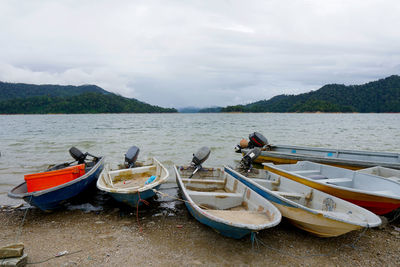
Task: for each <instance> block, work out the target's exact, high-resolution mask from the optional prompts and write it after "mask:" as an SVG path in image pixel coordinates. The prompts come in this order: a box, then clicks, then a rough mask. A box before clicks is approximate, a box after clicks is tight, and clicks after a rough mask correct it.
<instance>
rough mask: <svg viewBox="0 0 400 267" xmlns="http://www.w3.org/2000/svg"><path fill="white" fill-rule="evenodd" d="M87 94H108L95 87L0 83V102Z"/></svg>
mask: <svg viewBox="0 0 400 267" xmlns="http://www.w3.org/2000/svg"><path fill="white" fill-rule="evenodd" d="M89 92H94V93H101V94H110V93H109V92H107V91H106V90H104V89H102V88H100V87H98V86H96V85H81V86H73V85H52V84H43V85H36V84H26V83H4V82H0V101H1V100H8V99H15V98H28V97H32V96H61V97H63V96H74V95H80V94H83V93H89Z"/></svg>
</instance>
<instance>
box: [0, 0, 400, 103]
mask: <svg viewBox="0 0 400 267" xmlns="http://www.w3.org/2000/svg"><path fill="white" fill-rule="evenodd" d="M399 29H400V1H398V0H381V1H378V0H376V1H371V0H347V1H342V0H334V1H332V0H323V1H321V0H308V1H306V0H260V1H258V0H248V1H239V0H238V1H218V0H212V1H209V0H203V1H200V0H199V1H191V0H185V1H184V0H176V1H174V0H169V1H167V0H163V1H152V0H146V1H136V0H129V1H128V0H127V1H122V0H121V1H119V0H114V1H103V0H57V1H53V0H49V1H46V0H37V1H32V0H19V1H14V0H10V1H9V0H0V81H4V82H22V83H34V84H63V85H68V84H71V85H82V84H96V85H98V86H100V87H102V88H104V89H105V90H107V91H110V92H114V93H117V94H120V95H122V96H125V97H130V98H136V99H138V100H140V101H144V102H147V103H150V104H153V105H159V106H162V107H176V108H180V107H187V106H194V107H210V106H227V105H236V104H247V103H251V102H255V101H258V100H263V99H270V98H271V97H273V96H275V95H279V94H299V93H304V92H309V91H311V90H317V89H319V88H320V87H322V86H323V85H325V84H330V83H338V84H346V85H350V84H364V83H367V82H370V81H374V80H377V79H380V78H385V77H387V76H390V75H394V74H397V75H398V74H400V30H399Z"/></svg>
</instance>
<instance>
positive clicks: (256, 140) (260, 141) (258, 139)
mask: <svg viewBox="0 0 400 267" xmlns="http://www.w3.org/2000/svg"><path fill="white" fill-rule="evenodd" d="M249 140H250V141H249V144H248V148H254V147H263V146H266V145H268V140H267V138H265V137H264V135H262V134H260V133H258V132H254V133H252V134H250V135H249Z"/></svg>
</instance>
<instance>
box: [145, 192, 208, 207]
mask: <svg viewBox="0 0 400 267" xmlns="http://www.w3.org/2000/svg"><path fill="white" fill-rule="evenodd" d="M152 190H153V192H154V193H158V194H160V195H161V196H162V197H170V198H172V199H175V200H179V201H182V202H185V203H188V204H191V205H192V203H190V201H187V200H184V199H181V198H178V197H174V196H171V195H168V194H167V193H164V192H161V191H158V190H156V189H152ZM196 205H197V206H199V207H200V208H202V209H205V210H209V209H210V208H208V207H205V206H202V205H199V204H196Z"/></svg>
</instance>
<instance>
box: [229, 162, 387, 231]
mask: <svg viewBox="0 0 400 267" xmlns="http://www.w3.org/2000/svg"><path fill="white" fill-rule="evenodd" d="M224 171H225V172H226V173H228V174H229V175H231V176H232V177H233V178H235V179H237V180H238V181H239V182H241V183H243V184H244V185H246V186H247V187H249V188H250V189H252V190H253V191H255V192H256V193H258V194H259V195H261V196H262V197H264V198H265V199H267V200H269V201H271V202H272V204H274V205H275V206H276V207H277V208H278V209H279V211H280V212H281V214H282V216H283V217H285V218H287V219H288V220H289V221H290V222H291V223H292V224H293V225H295V226H296V227H298V228H300V229H302V230H305V231H307V232H309V233H311V234H313V235H316V236H319V237H335V236H340V235H343V234H346V233H348V232H350V231H354V230H358V229H361V228H365V227H367V228H370V227H376V226H379V225H380V224H381V219H380V218H379V217H378V216H377V215H375V214H374V213H372V212H370V211H368V210H366V209H364V208H361V207H359V206H357V205H355V204H352V203H350V202H348V201H345V200H342V199H340V198H337V197H334V196H331V195H329V194H326V193H324V192H321V191H319V190H316V189H313V188H311V187H309V186H306V185H304V184H301V183H298V182H295V181H292V180H290V179H288V178H285V177H283V176H279V175H277V174H274V173H272V172H268V171H266V170H260V169H252V171H251V172H247V171H246V172H242V171H240V170H238V169H233V168H232V167H228V166H225V167H224Z"/></svg>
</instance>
